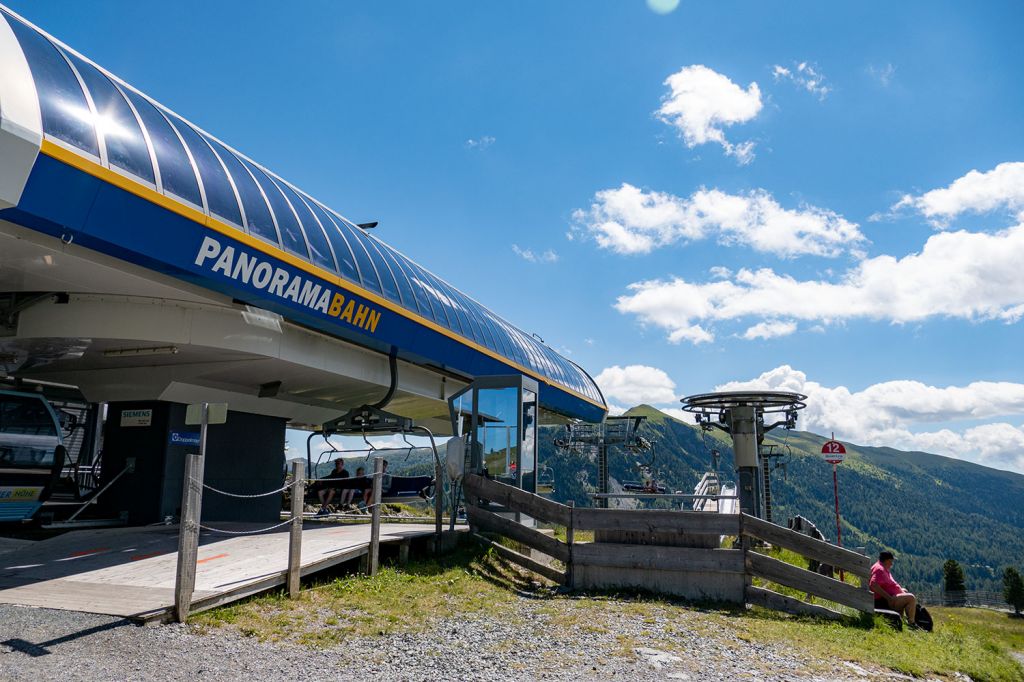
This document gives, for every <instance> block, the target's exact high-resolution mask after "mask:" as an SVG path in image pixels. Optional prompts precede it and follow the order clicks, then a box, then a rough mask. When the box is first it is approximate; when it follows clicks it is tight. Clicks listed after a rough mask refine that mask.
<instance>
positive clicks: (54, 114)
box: [4, 13, 100, 157]
mask: <svg viewBox="0 0 1024 682" xmlns="http://www.w3.org/2000/svg"><path fill="white" fill-rule="evenodd" d="M4 16H5V17H6V18H7V19H8V23H9V24H10V25H11V29H12V30H13V31H14V34H15V35H16V36H17V38H18V42H19V43H21V49H22V50H24V52H25V58H26V59H28V65H29V69H30V70H31V71H32V78H33V79H34V80H35V82H36V88H37V90H38V91H39V108H40V109H41V111H42V115H43V130H44V131H45V132H46V134H47V135H50V136H52V137H54V138H56V139H58V140H62V141H63V142H67V143H68V144H71V145H74V146H75V147H78V148H79V149H81V150H83V151H86V152H89V153H90V154H92V155H93V156H96V157H98V156H99V155H100V148H99V144H98V143H97V141H96V130H95V128H94V126H93V115H92V111H91V110H90V109H89V104H88V103H87V102H86V100H85V94H84V93H83V92H82V86H81V85H80V84H79V82H78V79H77V78H75V74H74V72H73V71H72V70H71V67H70V66H68V63H67V62H66V61H64V58H63V57H61V56H60V53H59V52H57V48H55V47H54V46H53V45H52V44H50V41H48V40H47V39H46V38H44V37H43V36H41V35H40V34H39V33H37V32H36V31H34V30H33V29H31V28H29V27H28V26H26V25H25V24H23V23H21V22H20V21H18V20H17V19H15V18H14V17H10V16H9V15H7V14H6V13H4Z"/></svg>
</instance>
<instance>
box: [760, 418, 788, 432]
mask: <svg viewBox="0 0 1024 682" xmlns="http://www.w3.org/2000/svg"><path fill="white" fill-rule="evenodd" d="M779 426H782V427H784V428H786V429H793V428H796V420H795V419H782V420H780V421H777V422H775V423H774V424H770V425H767V426H765V427H764V431H763V432H764V433H768V432H769V431H771V430H772V429H774V428H776V427H779Z"/></svg>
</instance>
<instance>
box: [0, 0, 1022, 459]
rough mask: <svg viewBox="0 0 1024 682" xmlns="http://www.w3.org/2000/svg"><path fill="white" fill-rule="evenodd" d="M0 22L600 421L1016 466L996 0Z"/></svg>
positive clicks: (404, 9) (1007, 123)
mask: <svg viewBox="0 0 1024 682" xmlns="http://www.w3.org/2000/svg"><path fill="white" fill-rule="evenodd" d="M8 4H9V5H10V6H11V7H12V9H14V10H15V11H17V12H19V13H21V14H23V15H24V16H25V17H26V18H28V19H29V20H31V21H33V22H35V23H37V24H38V25H40V26H41V27H42V28H44V29H45V30H47V31H49V32H50V33H52V34H54V35H55V36H56V37H58V38H60V39H61V40H63V41H64V42H66V43H68V44H69V45H71V46H72V47H74V48H76V49H77V50H79V51H80V52H82V53H84V54H85V55H87V56H89V57H90V58H92V59H93V60H95V61H96V62H97V63H99V64H101V65H102V66H104V67H105V68H107V69H109V70H110V71H112V72H114V73H116V74H117V75H119V76H121V77H122V78H124V79H125V80H126V81H128V82H129V83H132V84H133V85H135V86H136V87H138V88H140V89H141V90H143V91H144V92H146V93H147V94H149V95H151V96H153V97H154V98H155V99H157V100H158V101H160V102H162V103H163V104H165V105H167V106H169V107H171V108H172V109H174V110H176V111H177V112H179V113H180V114H182V115H183V116H185V117H186V118H189V119H190V120H192V121H194V122H196V123H197V124H199V125H200V126H202V127H204V128H206V129H207V130H209V131H211V132H213V133H214V134H216V135H217V136H219V137H220V138H221V139H223V140H225V141H226V142H228V143H229V144H231V145H233V146H235V147H236V148H238V149H240V150H241V151H243V152H245V153H246V154H248V155H249V156H251V157H252V158H254V159H256V160H257V161H259V162H261V163H263V164H265V165H266V166H268V167H269V168H271V169H273V170H274V171H276V172H277V173H278V174H280V175H281V176H283V177H285V178H287V179H288V180H290V181H292V182H294V183H295V184H297V185H298V186H300V187H302V188H303V189H305V190H307V191H309V192H310V193H311V194H313V195H314V196H316V197H317V198H318V199H320V200H322V201H324V202H325V203H327V204H328V205H330V206H332V207H334V208H335V209H337V210H339V211H340V212H341V213H343V214H344V215H346V216H347V217H349V218H351V219H354V220H358V221H365V220H380V221H381V226H380V228H378V232H377V234H378V236H379V237H381V238H382V239H384V240H385V241H388V242H389V243H391V244H393V245H394V246H396V247H397V248H399V249H400V250H402V251H404V252H405V253H407V254H409V255H411V256H413V257H414V258H415V259H417V260H418V261H419V262H421V263H422V264H423V265H424V266H426V267H428V268H429V269H431V270H432V271H434V272H436V273H438V274H439V275H441V276H443V277H444V278H446V279H447V280H448V281H450V282H451V283H453V284H454V285H456V286H458V287H459V288H460V289H462V290H464V291H466V292H467V293H469V294H471V295H472V296H474V297H475V298H477V299H478V300H480V301H481V302H483V303H484V304H485V305H488V306H489V307H491V308H492V309H494V310H495V311H496V312H498V313H500V314H501V315H503V316H504V317H506V318H507V319H509V320H511V321H512V322H514V323H516V324H517V325H518V326H520V327H521V328H523V329H525V330H527V331H532V332H536V333H537V334H539V335H540V336H542V337H543V338H544V339H545V340H546V342H547V343H548V344H549V345H551V346H552V347H554V348H556V349H559V350H561V351H562V352H563V353H564V354H567V355H569V357H571V358H572V359H573V360H575V361H576V362H578V363H580V364H581V365H582V366H583V367H585V368H586V369H587V370H589V371H590V372H591V374H593V375H595V376H600V377H601V383H602V386H603V388H604V389H605V391H606V393H607V394H608V398H609V402H610V403H612V404H614V405H617V406H620V407H628V406H629V405H631V404H633V403H634V402H638V401H640V400H643V401H645V402H652V403H655V404H658V405H659V406H661V407H666V408H672V407H675V406H676V405H678V402H677V398H678V397H679V396H682V395H685V394H688V393H695V392H704V391H709V390H713V389H715V388H716V387H720V386H726V385H732V384H730V382H747V383H749V382H754V385H762V386H773V387H786V388H792V389H795V390H804V391H805V392H808V393H809V394H810V395H811V398H812V405H811V406H810V407H809V408H808V410H807V412H806V414H805V417H804V420H803V422H802V426H803V427H806V428H811V429H813V430H817V431H819V432H826V431H832V430H834V431H835V432H836V435H837V436H838V437H840V438H846V439H848V440H851V441H854V442H869V443H873V444H890V445H894V446H897V447H916V448H920V449H926V450H930V451H935V452H942V453H944V454H952V455H955V456H960V457H965V458H968V459H973V460H976V461H980V462H982V463H986V464H989V465H992V466H997V467H999V468H1008V469H1014V470H1017V471H1024V455H1022V454H1021V453H1024V363H1021V362H1020V358H1021V350H1020V348H1021V347H1022V345H1024V344H1022V340H1024V339H1022V332H1021V324H1022V322H1020V321H1019V318H1020V317H1021V316H1022V315H1024V307H1022V306H1024V275H1021V274H1020V269H1019V268H1018V266H1017V265H1016V264H1017V263H1019V262H1020V261H1019V260H1018V259H1017V256H1018V255H1020V256H1021V257H1024V228H1021V229H1016V230H1015V229H1014V228H1015V227H1016V226H1018V225H1020V224H1021V223H1022V222H1024V216H1022V212H1024V163H1022V162H1024V126H1022V125H1021V123H1020V121H1021V114H1022V113H1024V89H1022V88H1021V87H1020V85H1021V82H1020V74H1021V73H1022V72H1024V50H1021V49H1020V42H1019V28H1020V26H1021V25H1024V23H1022V22H1024V5H1021V4H1020V3H1013V2H1004V3H995V2H993V3H969V4H968V3H939V2H920V3H910V2H907V3H857V4H850V5H849V6H847V7H837V6H835V5H834V3H810V2H789V3H753V2H750V3H739V2H716V3H700V4H698V3H694V2H689V3H688V2H683V3H681V4H679V6H678V7H676V8H675V9H674V10H673V11H670V12H668V13H658V12H655V11H652V9H651V8H650V7H649V6H648V5H647V3H645V2H644V1H643V0H635V1H629V2H627V1H625V0H623V1H620V2H557V3H552V2H515V3H512V2H508V3H496V2H453V3H444V4H441V3H437V4H428V3H414V2H392V3H354V2H308V3H293V4H291V5H288V6H287V7H285V6H283V5H281V4H280V3H269V2H254V3H245V4H243V3H234V2H213V3H211V2H203V3H198V2H179V3H127V2H90V3H68V2H38V1H37V2H18V1H13V0H10V1H9V2H8ZM801 65H803V66H801ZM971 171H976V174H975V175H968V174H969V173H970V172H971ZM616 368H618V369H616ZM606 370H607V371H606Z"/></svg>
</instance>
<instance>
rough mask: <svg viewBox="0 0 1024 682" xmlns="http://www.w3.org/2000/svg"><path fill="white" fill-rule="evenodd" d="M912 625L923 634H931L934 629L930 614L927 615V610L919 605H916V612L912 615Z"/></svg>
mask: <svg viewBox="0 0 1024 682" xmlns="http://www.w3.org/2000/svg"><path fill="white" fill-rule="evenodd" d="M914 623H915V624H916V625H917V627H919V628H921V629H922V630H924V631H925V632H931V631H932V628H934V627H935V622H934V621H933V620H932V614H930V613H928V609H926V608H925V607H923V606H921V605H920V604H918V605H917V611H916V612H915V613H914Z"/></svg>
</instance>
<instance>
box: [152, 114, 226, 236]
mask: <svg viewBox="0 0 1024 682" xmlns="http://www.w3.org/2000/svg"><path fill="white" fill-rule="evenodd" d="M167 120H168V121H170V123H171V125H173V126H174V128H175V129H176V130H177V131H178V133H180V134H181V137H182V138H183V139H184V140H185V144H186V145H187V146H188V148H189V151H191V152H192V158H193V159H195V161H196V166H197V167H198V168H199V175H200V176H201V177H202V178H203V189H205V190H206V204H207V206H208V207H209V209H210V215H212V216H214V217H217V218H221V219H223V220H226V221H228V222H229V223H234V224H235V225H241V224H242V214H241V213H240V212H239V210H238V199H236V198H235V190H233V189H232V188H231V183H230V182H229V181H228V176H227V173H225V172H224V167H223V166H221V165H220V161H219V160H218V159H217V157H216V155H214V153H213V150H212V149H210V145H208V144H206V141H205V140H203V139H202V138H201V137H199V133H197V132H196V131H195V129H194V128H192V126H190V125H189V124H187V123H185V122H184V121H183V120H181V119H180V118H177V117H175V116H172V115H168V119H167Z"/></svg>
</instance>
